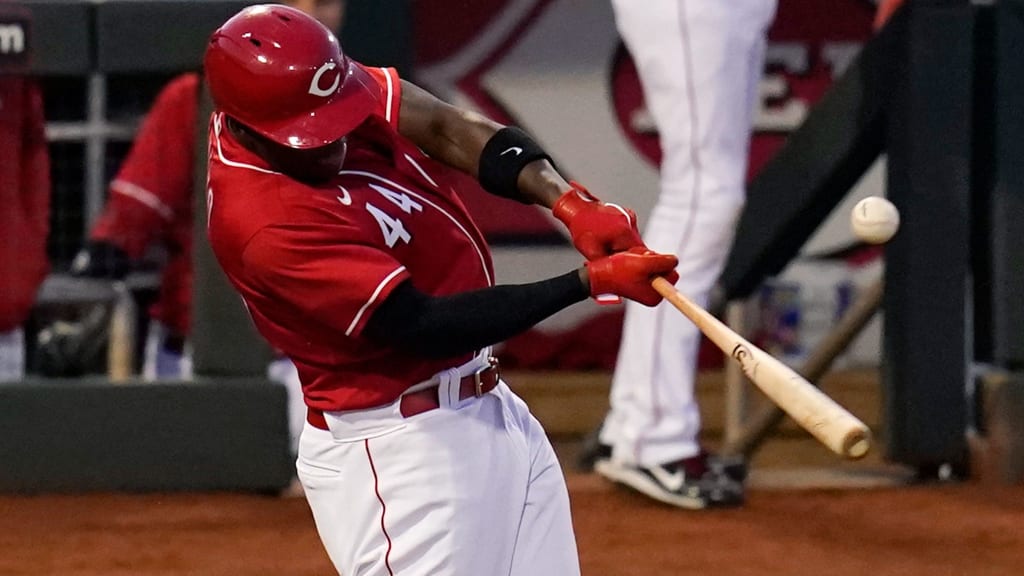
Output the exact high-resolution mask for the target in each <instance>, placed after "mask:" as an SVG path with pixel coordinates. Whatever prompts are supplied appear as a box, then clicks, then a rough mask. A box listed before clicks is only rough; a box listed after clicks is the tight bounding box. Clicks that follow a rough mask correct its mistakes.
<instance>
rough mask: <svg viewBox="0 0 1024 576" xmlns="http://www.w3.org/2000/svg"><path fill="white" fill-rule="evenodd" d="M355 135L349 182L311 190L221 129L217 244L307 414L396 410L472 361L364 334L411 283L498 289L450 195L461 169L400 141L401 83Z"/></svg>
mask: <svg viewBox="0 0 1024 576" xmlns="http://www.w3.org/2000/svg"><path fill="white" fill-rule="evenodd" d="M368 72H370V73H371V75H373V77H374V78H375V79H376V80H377V82H378V84H379V87H380V89H381V90H380V96H379V97H380V103H379V108H378V110H377V111H376V113H375V114H373V115H372V116H370V118H368V119H367V120H366V121H365V122H364V123H363V124H362V125H360V126H359V127H358V128H356V130H354V131H353V132H351V133H350V134H349V135H348V155H347V157H346V159H345V164H344V166H343V168H342V171H341V172H340V173H339V174H338V176H337V177H336V178H335V179H334V180H332V181H331V182H330V183H328V184H325V185H321V186H317V187H312V186H308V185H305V184H302V183H300V182H297V181H295V180H292V179H290V178H288V177H287V176H284V175H283V174H280V173H277V172H274V171H273V170H271V169H270V167H269V166H268V164H267V163H266V162H264V161H263V160H262V159H261V158H259V157H258V156H256V155H255V154H253V153H252V152H250V151H248V150H247V149H245V148H243V147H242V146H241V145H240V144H238V142H237V141H235V139H234V138H232V136H231V135H230V133H229V132H228V130H227V129H226V128H225V126H224V118H223V115H222V114H220V113H217V114H215V115H214V117H213V119H212V121H211V133H210V171H209V175H210V181H209V189H208V191H207V209H208V210H209V229H208V234H209V238H210V242H211V245H212V246H213V251H214V253H215V254H216V256H217V259H218V261H219V262H220V265H221V267H222V268H223V269H224V271H225V272H226V274H227V276H228V278H229V279H230V280H231V282H232V284H233V285H234V286H235V288H236V289H237V290H238V291H239V292H240V293H241V295H242V297H243V299H244V301H245V303H246V305H247V307H248V309H249V312H250V314H251V315H252V318H253V321H254V322H255V324H256V327H257V329H259V331H260V333H261V334H263V336H264V337H265V338H266V339H267V340H268V341H269V342H270V344H271V345H272V346H274V347H275V348H277V349H279V350H281V351H283V352H284V353H285V354H287V355H288V356H289V357H290V358H291V360H292V361H293V362H294V363H295V365H296V367H297V368H298V371H299V377H300V379H301V381H302V387H303V392H304V395H305V397H306V403H307V404H308V405H309V406H311V407H314V408H317V409H320V410H324V411H334V410H351V409H359V408H368V407H372V406H378V405H381V404H386V403H388V402H391V401H393V400H395V399H396V398H397V397H398V396H399V395H401V393H402V392H403V391H405V389H406V388H408V387H409V386H410V385H412V384H415V383H417V382H419V381H422V380H425V379H427V378H429V377H431V376H432V375H433V374H435V373H437V372H438V371H440V370H443V369H445V368H449V367H452V366H455V365H458V364H461V363H463V362H465V361H467V360H468V359H469V357H470V356H469V355H465V356H462V357H455V358H449V359H445V360H436V359H428V358H421V357H414V356H410V355H408V354H403V353H401V352H399V351H397V350H394V349H392V348H389V347H386V346H381V345H378V344H375V343H373V342H371V341H369V340H367V339H365V338H363V337H362V331H363V328H364V327H365V326H366V322H367V320H368V319H369V318H370V317H371V316H372V315H373V313H374V311H375V310H376V309H377V306H379V305H380V303H381V302H383V301H384V300H385V299H386V298H387V297H388V295H389V294H390V293H391V291H392V290H393V289H394V288H395V287H396V286H398V285H399V284H400V283H402V282H403V281H405V280H411V281H412V283H413V285H414V286H415V287H416V288H417V289H418V290H420V291H422V292H424V293H426V294H430V295H434V296H440V295H449V294H454V293H458V292H464V291H467V290H474V289H479V288H484V287H487V286H491V285H493V278H494V273H493V268H492V264H491V256H490V251H489V249H488V248H487V245H486V243H485V241H484V238H483V235H482V234H481V233H480V231H479V230H478V229H477V227H476V226H475V224H474V223H473V221H472V219H471V218H470V216H469V213H468V212H467V210H466V208H465V206H464V205H463V204H462V202H461V200H459V198H458V196H457V195H456V192H455V189H454V188H453V186H452V184H451V183H452V182H453V181H454V178H453V177H454V175H455V172H454V171H453V169H451V168H449V167H447V166H444V165H442V164H440V163H437V162H435V161H433V160H431V159H430V158H428V157H427V156H425V155H424V154H423V153H422V152H420V151H419V149H418V148H417V147H416V146H415V145H413V144H412V143H411V142H409V141H408V140H406V139H404V138H403V137H402V136H400V135H399V134H398V132H397V125H398V112H399V103H400V101H401V93H400V84H399V79H398V75H397V73H396V72H395V71H394V70H393V69H390V68H389V69H368Z"/></svg>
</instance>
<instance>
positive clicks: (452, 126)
mask: <svg viewBox="0 0 1024 576" xmlns="http://www.w3.org/2000/svg"><path fill="white" fill-rule="evenodd" d="M502 128H505V126H502V125H501V124H499V123H497V122H495V121H493V120H491V119H489V118H487V117H485V116H483V115H482V114H478V113H476V112H473V111H471V110H465V109H462V108H458V107H455V106H452V105H451V104H448V103H447V102H444V101H443V100H440V99H438V98H436V97H434V96H433V95H432V94H430V93H429V92H427V91H426V90H424V89H422V88H420V87H419V86H416V85H415V84H413V83H411V82H409V81H406V80H403V81H402V106H401V113H400V116H399V119H398V131H399V132H400V133H401V134H402V135H403V136H405V137H406V138H408V139H410V140H412V141H413V142H414V143H415V144H416V145H417V146H419V147H420V148H422V149H423V151H424V152H426V153H427V154H430V155H431V156H432V157H433V158H435V159H437V160H440V161H441V162H444V163H445V164H448V165H449V166H451V167H453V168H456V169H458V170H461V171H462V172H465V173H466V174H469V175H471V176H473V177H474V178H477V179H479V178H480V172H479V166H480V154H481V153H482V152H483V150H484V147H485V146H486V145H487V143H488V142H489V141H490V140H491V138H493V137H494V135H495V134H497V133H498V131H499V130H501V129H502ZM513 153H515V150H513V151H512V152H510V154H513ZM518 188H519V193H520V194H521V195H522V196H523V199H524V200H527V201H529V202H532V203H534V204H540V205H541V206H545V207H547V208H551V207H552V206H553V205H554V204H555V202H556V201H557V200H558V198H559V197H561V196H562V193H564V192H565V191H566V190H569V189H570V188H571V186H570V184H569V183H568V182H567V181H566V180H565V179H564V178H562V176H561V175H560V174H559V173H558V171H557V170H555V168H554V166H552V165H551V162H549V161H548V160H547V159H543V158H542V159H539V160H534V161H533V162H530V163H529V164H527V165H526V166H525V167H524V168H523V170H522V171H521V172H520V173H519V178H518Z"/></svg>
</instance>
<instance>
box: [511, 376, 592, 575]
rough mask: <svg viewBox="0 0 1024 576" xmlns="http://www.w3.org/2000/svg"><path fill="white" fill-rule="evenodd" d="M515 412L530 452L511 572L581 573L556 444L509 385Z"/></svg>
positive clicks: (520, 573) (514, 418) (512, 413)
mask: <svg viewBox="0 0 1024 576" xmlns="http://www.w3.org/2000/svg"><path fill="white" fill-rule="evenodd" d="M498 393H500V394H502V395H505V396H506V406H507V407H508V409H509V413H510V417H511V418H512V419H513V420H514V421H515V422H516V423H517V426H518V427H519V428H520V430H522V434H523V437H524V438H525V439H526V442H527V447H528V451H529V461H530V468H529V486H528V488H527V494H526V501H525V503H524V505H523V510H522V520H521V521H520V524H519V530H518V534H517V536H516V542H515V555H514V558H513V561H512V571H511V572H510V574H511V576H549V575H550V576H573V575H575V574H579V573H580V568H579V555H578V553H577V550H576V536H575V533H574V531H573V527H572V513H571V511H570V508H569V492H568V489H567V488H566V485H565V477H564V476H563V475H562V468H561V466H560V465H559V463H558V458H557V456H556V455H555V451H554V449H553V448H552V447H551V443H550V441H549V440H548V437H547V434H546V433H545V432H544V428H543V427H542V426H541V424H540V422H538V421H537V419H536V418H535V417H534V416H533V415H532V414H530V412H529V409H528V408H527V406H526V403H525V402H523V401H522V400H521V399H520V398H519V397H518V396H516V395H515V394H514V393H513V392H512V391H511V390H509V389H508V388H507V387H502V388H501V389H500V390H499V391H498Z"/></svg>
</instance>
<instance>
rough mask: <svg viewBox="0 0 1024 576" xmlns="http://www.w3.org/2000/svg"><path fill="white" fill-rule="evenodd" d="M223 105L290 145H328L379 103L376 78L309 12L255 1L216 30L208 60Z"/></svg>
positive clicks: (214, 92)
mask: <svg viewBox="0 0 1024 576" xmlns="http://www.w3.org/2000/svg"><path fill="white" fill-rule="evenodd" d="M203 65H204V68H205V73H206V81H207V83H208V84H209V86H210V93H211V94H212V95H213V102H214V104H215V105H216V107H217V109H219V110H221V111H223V112H224V113H225V114H227V115H229V116H231V117H233V118H235V119H236V120H238V121H239V122H241V123H242V124H245V125H246V126H248V127H250V128H252V129H253V130H255V131H256V132H257V133H259V134H262V135H263V136H266V137H267V138H269V139H270V140H273V141H274V142H277V143H278V144H283V145H285V146H288V147H291V148H315V147H317V146H323V145H325V144H330V143H331V142H334V141H336V140H338V139H339V138H341V137H342V136H344V135H345V134H347V133H349V132H350V131H352V130H353V129H354V128H355V127H356V126H358V125H359V124H360V123H362V122H363V120H365V119H366V118H367V117H368V116H369V115H370V114H371V113H372V112H373V110H374V109H375V108H376V106H377V102H378V99H379V98H380V89H379V88H378V85H377V83H376V82H375V81H374V80H373V78H371V77H370V75H369V74H367V73H366V71H365V70H363V69H362V68H361V67H360V66H359V65H358V64H356V63H355V62H353V61H351V60H349V59H348V58H347V57H346V56H345V55H344V54H343V53H342V52H341V47H340V46H339V45H338V40H337V38H335V37H334V34H332V33H331V31H330V30H328V29H327V28H326V27H324V25H323V24H320V23H319V22H317V20H316V19H315V18H313V17H312V16H309V15H307V14H306V13H304V12H302V11H300V10H296V9H294V8H290V7H288V6H280V5H277V4H264V5H258V6H250V7H248V8H245V9H244V10H242V11H241V12H239V13H238V14H236V15H234V16H232V17H231V19H229V20H228V21H227V22H225V23H224V24H223V25H222V26H221V27H220V28H218V29H217V30H216V31H215V32H214V33H213V35H212V36H211V37H210V43H209V45H208V46H207V47H206V56H205V58H204V60H203Z"/></svg>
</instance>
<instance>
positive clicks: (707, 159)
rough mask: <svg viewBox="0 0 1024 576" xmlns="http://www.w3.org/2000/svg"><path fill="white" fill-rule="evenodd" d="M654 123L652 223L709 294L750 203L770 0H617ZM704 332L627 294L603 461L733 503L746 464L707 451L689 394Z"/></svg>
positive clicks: (685, 275) (659, 246)
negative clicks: (656, 178) (748, 183)
mask: <svg viewBox="0 0 1024 576" xmlns="http://www.w3.org/2000/svg"><path fill="white" fill-rule="evenodd" d="M612 4H613V6H614V9H615V17H616V23H617V25H618V28H619V31H620V34H621V35H622V38H623V40H624V42H625V44H626V47H627V48H628V49H629V51H630V53H631V55H632V56H633V59H634V61H635V62H636V65H637V69H638V71H639V74H640V80H641V84H642V87H643V91H644V96H645V99H646V101H647V106H648V108H649V109H650V112H651V114H652V116H653V117H654V120H655V123H656V124H657V126H658V128H659V132H660V140H661V148H662V151H663V160H662V164H661V191H660V194H659V196H658V202H657V204H656V206H655V208H654V210H653V212H652V214H651V218H650V221H649V222H648V224H647V228H646V230H645V231H644V240H645V242H646V243H647V244H648V245H649V246H650V247H651V248H652V249H654V250H657V251H663V252H668V253H674V254H677V255H678V256H679V267H678V268H677V269H676V270H677V271H678V272H679V275H680V278H681V280H680V284H679V290H680V291H681V292H683V293H684V294H686V295H688V296H689V297H691V298H692V299H693V300H694V301H696V302H698V303H700V304H702V305H705V306H706V305H707V301H708V295H709V291H710V290H711V288H712V286H713V285H714V283H715V281H716V280H717V278H718V275H719V274H720V273H721V270H722V267H723V266H724V264H725V260H726V257H727V255H728V252H729V248H730V246H731V244H732V236H733V230H734V224H735V222H736V219H737V218H738V216H739V212H740V209H741V208H742V206H743V203H744V175H745V173H746V162H747V151H748V147H749V140H750V128H751V115H752V112H753V106H754V101H755V100H754V98H755V95H756V94H757V85H758V81H759V79H760V77H761V73H762V69H763V66H764V51H765V41H766V40H765V38H766V34H767V31H768V27H769V25H770V24H771V22H772V19H773V18H774V14H775V0H731V1H729V2H722V1H721V0H650V1H649V2H635V1H631V0H613V2H612ZM699 343H700V332H699V331H698V330H697V328H696V326H694V325H693V323H691V322H690V321H689V320H687V319H686V318H685V317H683V316H682V315H680V314H678V313H677V312H676V311H675V310H674V309H672V307H671V306H669V305H668V304H667V303H666V304H663V305H661V306H658V307H656V308H645V307H642V306H636V305H634V304H632V303H630V304H627V307H626V318H625V325H624V327H623V339H622V345H621V347H620V349H619V356H618V361H617V363H616V368H615V374H614V378H613V381H612V392H611V406H612V409H611V412H610V413H609V415H608V417H607V418H606V419H605V422H604V426H603V428H602V430H601V432H600V441H601V444H602V445H603V450H602V451H601V452H602V454H601V456H600V458H598V459H597V461H596V462H595V465H594V468H595V470H596V471H597V472H598V473H599V474H601V475H602V476H605V477H606V478H608V479H610V480H612V481H615V482H618V483H621V484H624V485H626V486H629V487H631V488H633V489H635V490H637V491H639V492H641V493H643V494H646V495H648V496H650V497H652V498H655V499H657V500H659V501H662V502H665V503H668V504H672V505H675V506H680V507H683V508H692V509H700V508H705V507H708V506H729V505H737V504H740V503H741V502H742V499H743V486H742V484H741V481H742V479H743V476H744V475H745V471H744V470H743V469H742V468H740V467H737V466H731V465H730V466H728V467H726V466H724V465H723V464H722V462H721V461H720V460H717V459H715V458H711V459H709V458H708V456H707V454H706V453H705V452H704V451H703V450H702V449H701V446H700V444H699V442H698V439H697V435H698V432H699V430H700V413H699V410H698V407H697V404H696V399H695V398H694V379H695V376H696V361H697V350H698V345H699Z"/></svg>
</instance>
